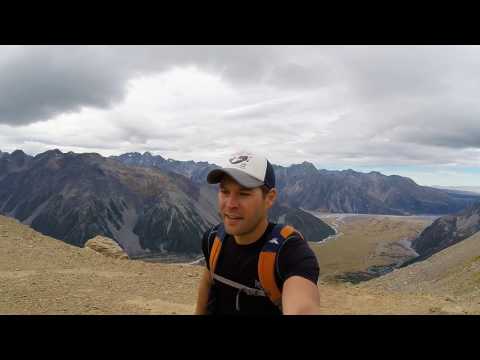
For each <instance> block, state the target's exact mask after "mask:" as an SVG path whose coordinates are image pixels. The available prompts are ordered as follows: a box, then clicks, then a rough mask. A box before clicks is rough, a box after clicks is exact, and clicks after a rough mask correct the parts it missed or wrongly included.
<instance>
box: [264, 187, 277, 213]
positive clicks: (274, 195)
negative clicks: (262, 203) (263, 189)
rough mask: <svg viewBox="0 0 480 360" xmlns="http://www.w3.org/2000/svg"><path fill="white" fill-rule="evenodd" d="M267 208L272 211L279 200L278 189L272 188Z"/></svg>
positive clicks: (267, 198)
mask: <svg viewBox="0 0 480 360" xmlns="http://www.w3.org/2000/svg"><path fill="white" fill-rule="evenodd" d="M266 200H267V207H268V208H269V209H270V208H271V207H272V206H273V203H274V202H275V200H277V189H275V188H272V189H271V190H270V191H269V192H268V193H267V196H266Z"/></svg>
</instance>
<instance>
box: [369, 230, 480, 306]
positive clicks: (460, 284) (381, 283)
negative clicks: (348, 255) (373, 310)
mask: <svg viewBox="0 0 480 360" xmlns="http://www.w3.org/2000/svg"><path fill="white" fill-rule="evenodd" d="M479 274H480V233H479V232H477V233H476V234H474V235H472V236H470V237H468V238H467V239H465V240H463V241H461V242H459V243H456V244H454V245H452V246H450V247H448V248H446V249H443V250H441V251H439V252H437V253H436V254H434V255H432V256H431V257H429V258H428V259H426V260H423V261H420V262H416V263H414V264H411V265H409V266H407V267H404V268H401V269H396V270H394V271H393V272H391V273H389V274H387V275H385V276H383V277H380V278H377V279H375V280H371V281H368V282H366V283H364V284H363V285H362V286H364V287H366V288H370V289H381V290H384V291H396V292H402V293H406V294H409V293H424V294H431V295H438V296H444V297H445V298H447V299H448V301H450V303H451V305H453V304H454V303H458V302H460V301H463V302H469V303H471V305H472V306H476V308H479V309H480V303H479V301H478V299H479V298H480V275H479Z"/></svg>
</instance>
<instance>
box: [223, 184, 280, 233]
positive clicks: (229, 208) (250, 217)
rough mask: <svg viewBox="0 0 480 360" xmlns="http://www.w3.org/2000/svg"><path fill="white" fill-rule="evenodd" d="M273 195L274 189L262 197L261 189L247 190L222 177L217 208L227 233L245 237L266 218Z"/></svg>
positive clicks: (273, 198) (274, 193)
mask: <svg viewBox="0 0 480 360" xmlns="http://www.w3.org/2000/svg"><path fill="white" fill-rule="evenodd" d="M275 195H276V192H275V189H272V190H271V191H270V192H269V193H268V194H267V195H266V196H264V195H263V192H262V189H261V188H259V187H257V188H254V189H247V188H244V187H242V186H241V185H240V184H238V183H237V182H236V181H235V180H233V179H232V178H230V177H229V176H224V177H223V179H222V181H221V182H220V191H219V193H218V208H219V209H220V214H221V215H222V219H223V223H224V225H225V230H226V231H227V233H229V234H232V235H246V234H248V233H250V232H252V231H254V230H255V229H256V227H257V226H258V225H259V224H260V223H261V221H262V220H263V219H264V218H266V217H267V215H268V209H270V207H271V206H272V205H273V202H274V200H275Z"/></svg>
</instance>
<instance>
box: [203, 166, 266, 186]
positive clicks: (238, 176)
mask: <svg viewBox="0 0 480 360" xmlns="http://www.w3.org/2000/svg"><path fill="white" fill-rule="evenodd" d="M225 174H226V175H229V176H231V177H232V178H233V179H234V180H235V181H236V182H238V183H239V184H240V185H242V186H243V187H246V188H256V187H259V186H262V185H263V181H260V180H258V179H255V178H254V177H253V176H250V175H248V174H245V173H244V172H243V171H240V170H237V169H229V168H226V169H214V170H212V171H210V172H209V173H208V176H207V182H208V183H210V184H217V183H219V182H220V181H222V178H223V177H224V176H225Z"/></svg>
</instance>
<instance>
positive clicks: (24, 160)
mask: <svg viewBox="0 0 480 360" xmlns="http://www.w3.org/2000/svg"><path fill="white" fill-rule="evenodd" d="M217 167H218V166H217V165H215V164H210V163H208V162H194V161H178V160H173V159H165V158H163V157H161V156H159V155H155V156H154V155H152V154H150V153H148V152H146V153H144V154H140V153H127V154H123V155H120V156H111V157H109V158H106V157H103V156H101V155H99V154H96V153H83V154H77V153H73V152H68V153H62V152H61V151H60V150H57V149H55V150H49V151H46V152H44V153H40V154H38V155H36V156H30V155H27V154H25V153H24V152H23V151H21V150H16V151H14V152H12V153H11V154H9V153H5V152H0V214H4V215H8V216H11V217H15V218H17V219H18V220H20V221H21V222H22V223H24V224H27V225H30V226H31V227H32V228H34V229H35V230H37V231H40V232H42V233H43V234H45V235H49V236H52V237H55V238H57V239H61V240H63V241H65V242H67V243H69V244H73V245H76V246H83V245H84V244H85V242H86V241H87V240H88V239H90V238H92V237H94V236H97V235H101V236H106V237H110V238H112V239H115V240H116V241H117V242H118V243H119V245H120V246H121V247H122V248H123V249H124V250H125V251H126V252H127V253H128V255H129V256H130V257H135V256H145V255H146V254H147V255H148V254H153V253H159V252H160V253H161V252H174V253H183V254H198V253H200V243H199V239H200V237H201V234H202V233H203V232H204V231H205V230H206V229H207V228H208V227H210V226H211V225H213V224H215V223H218V222H219V221H220V217H219V214H218V207H217V201H216V196H217V195H216V194H217V187H216V185H209V184H206V181H205V179H206V175H207V173H208V172H209V171H210V170H211V169H214V168H217ZM274 169H275V173H276V178H277V188H278V190H279V197H278V201H277V202H276V203H275V205H274V207H273V208H272V209H271V211H270V220H272V221H275V222H287V223H290V224H292V225H293V226H295V227H296V228H297V229H298V230H300V231H301V232H302V233H303V234H304V236H305V237H306V238H307V239H308V240H310V241H321V240H322V239H324V238H326V237H328V236H330V235H332V234H334V230H333V229H332V228H331V227H329V226H328V225H327V224H326V223H324V222H323V221H322V220H320V219H318V218H316V217H315V216H313V215H311V214H309V213H308V212H306V211H304V210H307V211H310V210H313V211H325V212H340V213H344V212H348V213H371V214H397V215H408V214H448V213H456V212H458V211H460V210H462V209H464V208H466V207H467V206H469V205H471V204H472V203H473V202H474V201H475V200H478V199H480V198H479V197H476V196H474V195H468V194H467V195H466V194H463V193H461V194H459V193H452V192H448V191H443V190H439V189H432V188H428V187H423V186H419V185H417V184H415V183H414V182H413V181H412V180H411V179H408V178H403V177H400V176H385V175H382V174H380V173H377V172H371V173H368V174H364V173H359V172H355V171H353V170H345V171H328V170H317V169H316V168H315V166H314V165H313V164H311V163H308V162H304V163H302V164H294V165H291V166H289V167H282V166H278V165H274Z"/></svg>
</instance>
